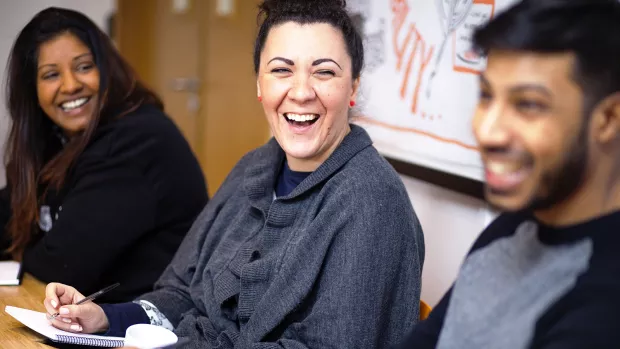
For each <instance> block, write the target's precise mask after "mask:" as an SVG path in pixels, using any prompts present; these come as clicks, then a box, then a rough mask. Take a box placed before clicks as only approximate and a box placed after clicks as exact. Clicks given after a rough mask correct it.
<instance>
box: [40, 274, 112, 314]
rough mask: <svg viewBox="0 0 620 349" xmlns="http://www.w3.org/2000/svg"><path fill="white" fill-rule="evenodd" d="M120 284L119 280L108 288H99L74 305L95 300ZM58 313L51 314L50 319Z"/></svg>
mask: <svg viewBox="0 0 620 349" xmlns="http://www.w3.org/2000/svg"><path fill="white" fill-rule="evenodd" d="M119 285H120V283H119V282H117V283H115V284H114V285H111V286H108V287H106V288H104V289H102V290H99V291H97V292H95V293H93V294H91V295H90V296H88V297H84V298H82V299H81V300H80V301H79V302H77V303H75V304H74V305H80V304H82V303H86V302H88V301H92V300H94V299H95V298H97V297H99V296H101V295H102V294H104V293H107V292H109V291H112V290H113V289H115V288H117V287H118V286H119ZM58 315H60V313H56V314H54V315H50V316H48V319H50V320H53V319H55V318H57V317H58Z"/></svg>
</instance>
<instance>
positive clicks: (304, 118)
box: [284, 113, 320, 126]
mask: <svg viewBox="0 0 620 349" xmlns="http://www.w3.org/2000/svg"><path fill="white" fill-rule="evenodd" d="M284 117H285V118H286V121H288V122H289V123H290V124H293V125H295V126H310V125H312V124H314V123H315V122H316V121H317V120H318V119H319V117H320V115H319V114H294V113H284Z"/></svg>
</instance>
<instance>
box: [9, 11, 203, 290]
mask: <svg viewBox="0 0 620 349" xmlns="http://www.w3.org/2000/svg"><path fill="white" fill-rule="evenodd" d="M7 73H8V76H7V81H6V93H7V95H6V98H7V106H8V110H9V114H10V117H11V121H12V125H11V129H10V134H9V139H8V143H7V148H6V154H5V163H6V170H7V182H8V184H7V187H6V188H5V189H4V190H3V191H2V197H3V199H4V200H3V201H2V202H1V204H2V206H1V207H0V209H1V211H2V214H1V215H0V216H1V217H0V225H1V226H2V227H3V228H4V232H3V234H2V235H3V236H4V239H3V240H4V244H5V245H4V246H3V247H4V248H5V250H6V252H7V253H8V254H9V255H10V256H11V257H12V258H14V259H17V260H22V261H23V263H24V267H25V270H26V271H27V272H30V273H32V274H33V275H34V276H35V277H37V278H39V279H41V280H43V281H60V280H63V281H64V282H68V283H72V284H79V285H81V286H82V287H83V289H85V290H86V291H85V292H87V293H88V292H90V291H95V290H96V289H97V288H99V287H102V286H106V285H107V284H109V283H113V282H116V281H120V282H121V286H120V287H119V288H118V289H117V290H115V292H112V293H110V294H109V298H110V299H131V298H132V297H133V296H135V295H137V294H140V293H142V292H144V291H147V290H149V289H150V288H151V286H152V284H153V282H154V281H155V279H156V278H157V277H158V276H159V274H160V273H161V272H162V270H163V268H164V267H165V266H166V265H167V264H168V262H169V261H170V260H171V259H172V256H173V254H174V252H175V251H176V249H177V247H178V246H179V244H180V242H181V240H182V239H183V237H184V236H185V233H186V232H187V231H188V230H189V227H190V225H191V223H192V221H193V220H194V219H195V217H196V215H197V214H198V213H199V212H200V210H201V209H202V208H203V206H204V205H205V204H206V202H207V194H206V188H205V181H204V177H203V174H202V172H201V170H200V167H199V165H198V162H197V161H196V159H195V157H194V155H193V154H192V152H191V150H190V147H189V145H188V144H187V142H186V141H185V139H184V138H183V137H182V135H181V133H180V132H179V130H178V129H177V128H176V127H175V125H174V124H173V123H172V121H171V120H170V119H169V118H168V117H167V116H166V115H165V114H164V112H163V105H162V102H161V101H160V99H159V98H158V97H157V96H156V95H155V94H154V93H153V92H151V91H150V90H149V89H148V88H147V87H146V86H145V85H144V84H143V83H142V82H140V81H139V80H138V78H137V77H136V75H135V73H134V72H133V70H132V69H131V67H130V66H129V65H128V64H127V63H126V62H125V61H124V60H123V58H122V57H121V56H120V55H119V53H118V52H117V51H116V49H115V48H114V46H113V44H112V42H111V40H110V39H109V38H108V37H107V36H106V35H105V34H104V33H103V32H102V31H101V30H100V29H99V28H97V26H96V25H95V24H94V23H93V22H92V21H91V20H90V19H88V18H87V17H86V16H84V15H83V14H81V13H78V12H75V11H71V10H67V9H60V8H48V9H46V10H43V11H41V12H40V13H38V14H37V15H36V16H35V17H34V18H33V19H32V20H31V21H30V22H29V23H28V24H27V25H26V26H25V27H24V28H23V30H22V31H21V32H20V33H19V35H18V37H17V39H16V41H15V43H14V46H13V49H12V51H11V56H10V58H9V62H8V66H7ZM0 232H1V230H0Z"/></svg>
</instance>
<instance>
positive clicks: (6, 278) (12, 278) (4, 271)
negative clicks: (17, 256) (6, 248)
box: [0, 261, 21, 286]
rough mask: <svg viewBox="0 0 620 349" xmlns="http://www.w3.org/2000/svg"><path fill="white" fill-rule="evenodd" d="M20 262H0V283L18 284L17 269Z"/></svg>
mask: <svg viewBox="0 0 620 349" xmlns="http://www.w3.org/2000/svg"><path fill="white" fill-rule="evenodd" d="M20 266H21V264H20V263H19V262H15V261H2V262H0V285H8V286H15V285H19V269H20Z"/></svg>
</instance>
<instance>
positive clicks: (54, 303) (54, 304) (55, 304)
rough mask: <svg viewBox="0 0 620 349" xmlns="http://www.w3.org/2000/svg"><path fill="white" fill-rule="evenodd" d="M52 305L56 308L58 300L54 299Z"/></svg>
mask: <svg viewBox="0 0 620 349" xmlns="http://www.w3.org/2000/svg"><path fill="white" fill-rule="evenodd" d="M51 303H52V307H54V309H56V307H57V306H58V302H56V301H55V300H53V299H52V302H51Z"/></svg>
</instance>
